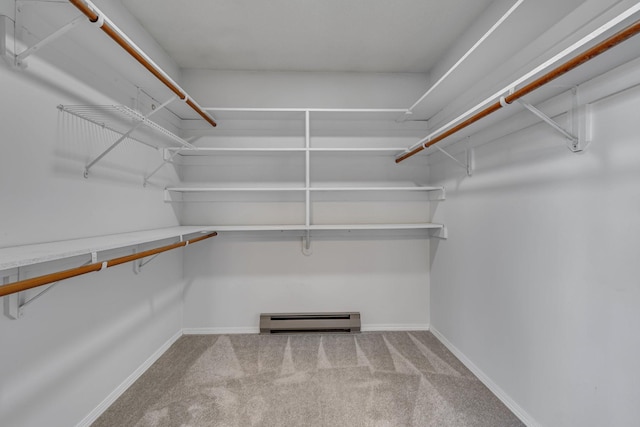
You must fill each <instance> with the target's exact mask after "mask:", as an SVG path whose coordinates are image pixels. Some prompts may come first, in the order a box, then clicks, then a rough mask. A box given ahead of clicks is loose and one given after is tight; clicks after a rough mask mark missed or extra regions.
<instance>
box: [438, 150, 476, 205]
mask: <svg viewBox="0 0 640 427" xmlns="http://www.w3.org/2000/svg"><path fill="white" fill-rule="evenodd" d="M433 146H434V147H435V148H436V149H437V150H438V151H440V152H441V153H442V154H444V155H445V156H447V157H448V158H450V159H451V160H453V161H454V162H456V164H457V165H458V166H460V167H461V168H463V169H464V170H465V171H466V172H467V176H472V175H473V166H474V152H473V149H472V148H467V149H466V150H465V160H466V162H461V161H460V160H458V159H456V158H455V157H454V156H452V155H451V154H449V153H448V152H447V151H445V150H444V149H443V148H442V147H439V146H438V144H434V145H433ZM443 196H444V194H443Z"/></svg>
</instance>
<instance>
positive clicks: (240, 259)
mask: <svg viewBox="0 0 640 427" xmlns="http://www.w3.org/2000/svg"><path fill="white" fill-rule="evenodd" d="M214 240H215V241H214V242H213V243H208V242H203V244H202V245H201V246H200V247H198V248H195V247H194V248H189V251H188V255H187V256H186V257H185V273H186V276H187V284H186V287H185V295H184V301H185V304H184V327H185V329H186V331H187V332H212V331H217V332H257V331H258V320H259V315H260V313H283V312H313V311H360V312H361V315H362V322H363V326H364V327H365V328H368V329H392V328H397V329H415V328H417V329H424V328H425V327H427V321H428V301H429V287H428V284H429V278H428V271H427V269H426V268H425V266H426V265H427V264H428V253H429V246H428V242H427V240H425V239H411V238H398V237H395V238H394V237H390V238H386V239H382V238H378V239H358V238H333V239H331V240H322V239H315V240H313V241H312V251H313V254H312V255H311V256H305V255H303V254H302V252H301V249H302V245H301V242H300V239H282V238H277V237H276V238H274V239H270V240H267V239H264V238H255V239H249V238H234V237H229V236H227V235H225V234H222V235H220V236H218V237H216V238H215V239H214Z"/></svg>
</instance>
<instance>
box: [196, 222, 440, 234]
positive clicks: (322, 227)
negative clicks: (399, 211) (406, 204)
mask: <svg viewBox="0 0 640 427" xmlns="http://www.w3.org/2000/svg"><path fill="white" fill-rule="evenodd" d="M206 227H207V228H208V229H211V230H214V231H219V232H223V231H304V232H306V231H307V230H308V231H338V230H442V229H444V228H445V226H444V225H443V224H434V223H430V222H426V223H415V224H317V225H310V226H309V227H306V226H305V225H290V224H286V225H283V224H274V225H209V226H206Z"/></svg>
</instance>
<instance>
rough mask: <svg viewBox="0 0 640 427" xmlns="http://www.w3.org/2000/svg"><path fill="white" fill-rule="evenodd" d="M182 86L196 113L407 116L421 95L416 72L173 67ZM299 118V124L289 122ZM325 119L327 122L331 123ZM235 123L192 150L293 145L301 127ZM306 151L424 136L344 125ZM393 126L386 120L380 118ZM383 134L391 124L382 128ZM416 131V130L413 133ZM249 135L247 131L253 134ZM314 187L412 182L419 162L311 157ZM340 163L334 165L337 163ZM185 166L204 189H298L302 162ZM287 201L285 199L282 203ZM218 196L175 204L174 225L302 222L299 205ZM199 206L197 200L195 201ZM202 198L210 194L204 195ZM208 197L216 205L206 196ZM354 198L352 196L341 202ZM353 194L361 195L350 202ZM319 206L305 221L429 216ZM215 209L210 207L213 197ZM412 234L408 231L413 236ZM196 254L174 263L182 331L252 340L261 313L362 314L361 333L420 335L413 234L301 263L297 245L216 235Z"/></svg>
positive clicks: (424, 321) (321, 133)
mask: <svg viewBox="0 0 640 427" xmlns="http://www.w3.org/2000/svg"><path fill="white" fill-rule="evenodd" d="M183 76H184V77H185V82H184V85H185V88H187V90H190V91H192V92H193V93H198V94H199V97H200V101H199V102H200V103H201V104H202V105H204V106H217V107H220V106H224V107H272V108H277V107H281V108H282V107H299V108H304V107H308V108H314V107H315V108H399V107H405V108H406V107H407V106H408V105H410V104H411V103H412V102H413V101H414V100H415V97H416V95H417V94H419V93H420V92H421V91H423V90H424V86H425V84H426V81H427V76H425V75H421V74H405V75H390V74H356V73H276V72H271V73H249V72H238V73H229V72H215V71H205V70H183ZM300 117H303V116H302V115H300ZM334 119H335V118H334ZM263 122H264V123H259V120H254V121H252V122H251V123H247V124H246V126H247V129H243V125H242V124H238V123H236V124H234V125H233V126H234V127H235V131H234V132H235V136H233V137H229V136H224V135H225V130H226V126H229V123H228V121H225V120H221V121H220V126H219V130H216V132H214V134H217V133H218V131H220V132H222V136H214V137H212V136H207V137H206V138H203V139H201V140H199V141H198V144H199V145H203V146H224V147H229V146H253V147H268V146H278V147H284V146H287V147H300V148H302V147H304V121H302V120H298V121H297V122H295V123H286V122H285V123H280V122H277V123H276V124H275V125H274V123H269V122H267V121H263ZM311 123H312V130H311V146H312V147H331V146H332V147H341V146H342V147H348V146H356V147H362V146H367V145H368V146H382V147H383V146H387V147H388V146H399V147H406V146H409V145H410V144H411V143H413V142H414V141H415V140H416V139H417V138H418V136H419V135H421V134H422V133H424V125H423V124H420V125H418V126H416V124H415V123H413V124H412V123H407V124H406V125H399V126H400V127H402V126H404V127H405V128H406V129H408V130H409V131H406V130H404V131H398V129H389V128H385V127H384V126H383V125H382V124H381V123H379V122H377V123H376V121H375V120H370V121H368V122H362V123H357V124H356V125H355V126H354V125H353V124H351V125H350V126H347V125H346V124H345V122H344V121H343V122H341V123H340V122H336V121H333V122H331V121H322V120H320V123H318V122H316V121H314V116H313V114H312V122H311ZM391 123H392V124H393V125H396V126H395V127H396V128H397V127H398V125H397V124H395V122H393V121H391ZM391 127H394V126H391ZM420 127H422V130H418V132H417V133H416V129H419V128H420ZM256 129H257V130H256ZM311 157H312V160H311V179H312V180H313V182H318V181H325V182H327V181H328V182H337V181H340V180H341V179H343V180H345V181H361V182H364V181H370V182H371V181H376V180H377V181H392V180H404V181H414V180H417V181H421V182H422V183H423V184H424V183H425V182H426V179H427V175H426V169H425V168H424V167H423V165H415V164H414V165H413V166H403V167H398V166H396V165H395V163H394V162H393V156H391V155H388V156H387V157H381V156H379V155H378V156H373V157H370V158H369V159H368V160H366V159H365V157H366V156H355V155H352V157H349V158H348V159H350V160H345V159H344V158H340V157H339V156H335V155H333V156H330V155H326V154H325V155H318V154H316V153H312V154H311ZM343 157H344V156H343ZM191 163H192V164H196V165H197V166H185V167H184V168H183V172H182V177H183V179H184V180H185V182H188V183H194V182H202V181H213V182H215V183H216V184H223V183H225V182H227V185H228V186H233V184H229V182H231V183H236V185H237V183H238V182H240V183H243V184H249V183H250V182H254V185H256V184H257V185H260V184H262V183H264V182H277V181H279V182H286V183H296V184H297V185H299V186H304V182H305V169H304V154H302V153H295V154H291V155H287V156H283V155H278V156H269V155H262V156H253V157H249V156H237V155H236V156H221V157H220V158H218V159H213V160H211V159H203V158H196V159H192V160H191ZM285 196H286V202H284V201H283V200H282V199H283V198H284V197H285ZM285 196H280V197H281V198H279V199H278V200H277V201H274V200H273V198H272V196H264V197H262V198H261V199H258V200H259V201H258V202H256V200H253V199H252V197H253V198H254V199H255V198H256V197H257V196H255V195H253V196H247V195H242V196H240V197H235V198H233V197H231V196H229V195H224V200H226V202H224V203H193V204H188V203H185V204H183V206H180V207H179V208H178V209H180V212H181V220H182V221H183V222H184V223H185V224H203V223H217V224H229V225H233V224H287V223H292V224H304V221H305V203H304V195H301V197H297V198H296V197H294V196H291V197H289V196H288V195H285ZM203 197H204V196H203ZM207 197H209V198H211V197H213V196H207ZM215 197H217V198H218V199H220V198H222V197H223V196H215ZM350 197H351V198H353V197H352V196H350ZM360 197H362V196H360ZM373 197H374V196H371V195H367V198H365V199H368V200H358V201H355V200H344V201H336V200H326V199H323V198H322V197H319V196H318V197H317V200H314V202H313V203H312V209H311V210H312V213H313V214H312V223H316V224H317V223H326V224H336V223H345V224H346V223H352V222H358V221H359V222H367V219H368V221H369V222H420V221H427V220H428V216H429V206H428V202H427V201H426V200H425V198H424V197H423V199H422V200H421V201H419V200H412V199H411V198H409V199H408V200H404V199H402V198H400V199H398V198H396V200H395V201H391V202H390V203H389V202H386V203H385V202H377V203H376V202H375V201H374V200H371V198H373ZM216 200H217V199H216ZM414 235H415V233H414ZM203 246H205V247H206V249H204V250H202V248H198V250H193V251H191V250H190V251H189V252H188V255H187V256H186V257H185V274H186V280H187V281H188V285H187V287H186V289H185V305H184V312H185V316H184V319H185V320H184V326H185V328H186V329H187V330H189V331H192V332H193V331H232V330H234V331H238V330H241V331H257V330H258V318H259V314H260V313H261V312H300V311H342V310H351V311H352V310H356V311H360V312H361V313H362V322H363V325H364V326H365V327H368V328H374V329H380V328H385V329H388V328H398V329H400V328H422V329H424V328H426V327H427V326H428V310H429V276H428V274H429V271H428V249H429V247H428V240H427V239H426V237H425V236H424V235H423V236H422V237H418V238H416V237H415V236H407V235H404V236H402V235H398V233H391V234H387V235H384V236H375V235H374V236H371V235H370V233H369V235H368V236H367V235H366V233H365V235H358V236H353V234H350V233H347V232H345V233H342V234H334V235H332V236H324V237H322V236H321V237H319V238H316V237H315V236H314V237H313V238H312V251H313V254H312V255H311V256H308V257H307V256H305V255H303V254H302V252H301V249H302V244H301V238H300V237H295V238H294V237H290V236H286V237H283V236H282V235H280V236H274V235H269V236H264V235H263V236H260V235H257V234H253V235H251V236H246V235H245V236H237V235H229V234H221V236H219V237H218V238H216V239H215V242H213V243H212V244H206V245H203Z"/></svg>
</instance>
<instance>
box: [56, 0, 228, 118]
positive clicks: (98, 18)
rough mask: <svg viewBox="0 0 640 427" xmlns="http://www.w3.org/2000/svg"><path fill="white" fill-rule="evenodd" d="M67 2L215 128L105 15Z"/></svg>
mask: <svg viewBox="0 0 640 427" xmlns="http://www.w3.org/2000/svg"><path fill="white" fill-rule="evenodd" d="M69 2H70V3H71V4H72V5H74V6H75V7H77V8H78V10H80V12H82V13H83V14H84V15H85V16H86V17H87V18H89V21H91V22H94V23H97V24H98V25H99V26H100V29H102V31H104V32H105V33H106V34H107V35H108V36H109V37H111V38H112V39H113V41H115V42H116V43H118V44H119V45H120V47H122V48H123V49H124V50H126V51H127V52H128V53H129V55H131V56H133V57H134V58H135V60H136V61H138V62H139V63H140V64H141V65H142V66H143V67H144V68H146V69H147V70H149V72H150V73H151V74H153V75H154V76H156V78H157V79H158V80H160V81H161V82H162V83H164V85H165V86H167V87H168V88H169V89H171V91H172V92H173V93H175V94H176V95H177V96H178V97H179V98H180V99H181V100H183V101H184V102H186V103H187V105H189V106H190V107H191V108H192V109H193V110H194V111H195V112H196V113H198V114H199V115H200V116H201V117H202V118H203V119H205V120H206V121H207V122H209V123H210V124H211V126H214V127H215V126H217V124H216V122H215V120H213V118H211V116H210V115H209V114H208V113H207V112H205V111H204V110H203V109H202V108H200V106H199V105H198V104H197V103H196V102H195V101H193V100H192V99H191V98H190V97H189V95H188V94H187V93H186V92H185V91H184V90H182V89H181V88H180V87H179V86H178V85H177V84H176V83H175V82H174V81H173V80H172V79H171V78H170V77H169V76H168V75H167V74H166V73H165V72H164V71H162V69H161V68H160V67H158V66H157V65H156V64H154V63H153V61H151V60H150V59H148V58H147V57H146V55H145V54H144V52H142V50H141V49H140V48H139V47H137V46H135V45H134V44H133V43H132V42H131V41H130V40H127V37H126V36H124V33H122V32H121V31H120V30H119V29H118V28H117V27H116V26H115V25H114V24H112V23H110V22H109V21H108V20H107V19H106V17H105V15H104V14H103V13H102V12H100V13H98V12H96V11H99V10H98V9H97V8H96V7H95V6H94V5H93V4H92V5H91V6H89V5H88V4H87V3H85V2H84V1H83V0H69Z"/></svg>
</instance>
